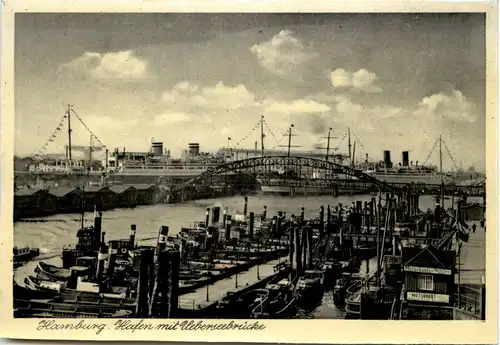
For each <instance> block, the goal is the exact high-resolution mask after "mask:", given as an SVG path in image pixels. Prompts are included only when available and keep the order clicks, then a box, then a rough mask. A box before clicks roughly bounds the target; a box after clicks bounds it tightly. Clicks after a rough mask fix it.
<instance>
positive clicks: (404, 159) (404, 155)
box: [403, 151, 410, 167]
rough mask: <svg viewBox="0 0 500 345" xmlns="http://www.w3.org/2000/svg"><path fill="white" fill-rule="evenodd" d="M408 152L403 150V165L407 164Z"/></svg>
mask: <svg viewBox="0 0 500 345" xmlns="http://www.w3.org/2000/svg"><path fill="white" fill-rule="evenodd" d="M409 161H410V160H409V154H408V151H403V166H404V167H407V166H408V165H409V164H408V163H409Z"/></svg>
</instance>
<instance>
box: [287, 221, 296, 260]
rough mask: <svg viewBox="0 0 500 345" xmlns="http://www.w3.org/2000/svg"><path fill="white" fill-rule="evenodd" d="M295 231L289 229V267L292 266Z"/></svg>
mask: <svg viewBox="0 0 500 345" xmlns="http://www.w3.org/2000/svg"><path fill="white" fill-rule="evenodd" d="M294 239H295V229H293V228H290V242H289V248H288V249H289V251H288V258H289V260H290V265H292V266H293V254H294V245H295V243H294V242H295V241H294Z"/></svg>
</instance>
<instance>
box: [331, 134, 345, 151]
mask: <svg viewBox="0 0 500 345" xmlns="http://www.w3.org/2000/svg"><path fill="white" fill-rule="evenodd" d="M346 137H347V133H344V135H343V136H342V138H341V139H340V141H339V143H338V144H337V146H336V147H335V148H334V149H333V151H337V150H338V149H339V147H340V145H342V142H343V141H344V139H345V138H346Z"/></svg>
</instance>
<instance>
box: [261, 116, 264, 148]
mask: <svg viewBox="0 0 500 345" xmlns="http://www.w3.org/2000/svg"><path fill="white" fill-rule="evenodd" d="M260 150H261V152H260V154H261V156H262V157H264V115H262V117H261V119H260Z"/></svg>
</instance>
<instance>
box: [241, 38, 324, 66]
mask: <svg viewBox="0 0 500 345" xmlns="http://www.w3.org/2000/svg"><path fill="white" fill-rule="evenodd" d="M250 51H251V52H252V53H253V54H254V55H255V56H256V57H257V59H258V60H259V62H260V63H261V65H262V66H263V67H264V68H266V69H267V70H269V71H270V72H272V73H275V74H278V75H281V76H284V75H286V74H287V73H289V72H292V71H293V70H294V69H295V68H296V67H297V66H299V65H301V64H304V63H306V62H309V61H310V60H312V59H314V58H315V57H316V56H317V54H316V53H314V52H311V51H309V50H308V49H306V47H304V44H303V43H302V41H301V40H300V39H298V38H297V37H295V36H294V35H293V33H292V32H291V31H289V30H282V31H280V32H279V33H278V34H277V35H275V36H274V37H273V38H272V39H271V40H270V41H266V42H262V43H260V44H255V45H253V46H252V47H251V48H250Z"/></svg>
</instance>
